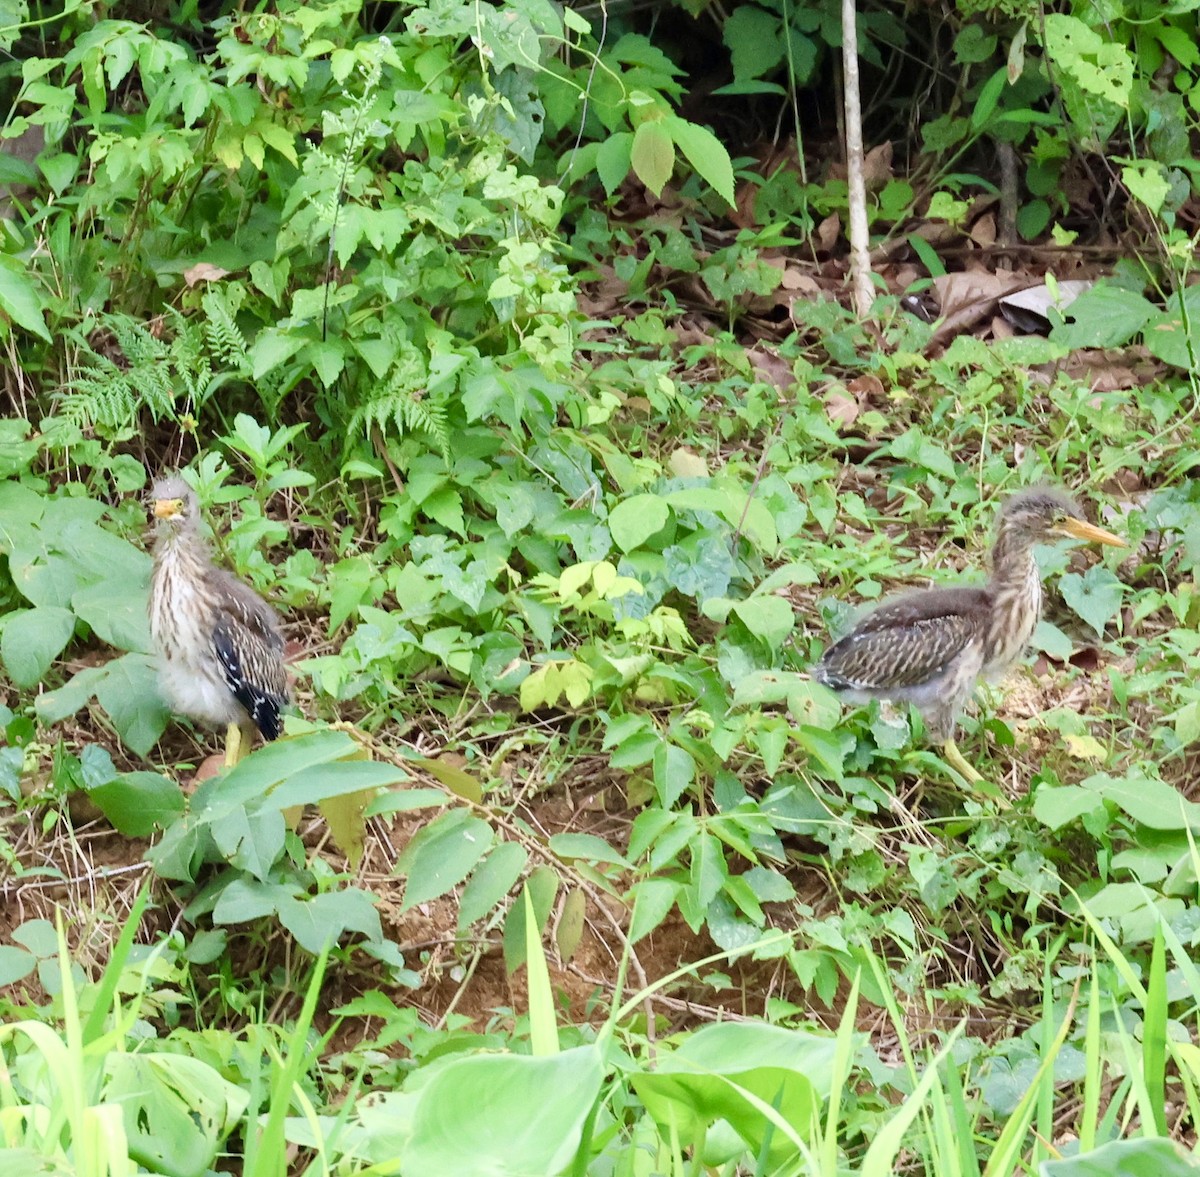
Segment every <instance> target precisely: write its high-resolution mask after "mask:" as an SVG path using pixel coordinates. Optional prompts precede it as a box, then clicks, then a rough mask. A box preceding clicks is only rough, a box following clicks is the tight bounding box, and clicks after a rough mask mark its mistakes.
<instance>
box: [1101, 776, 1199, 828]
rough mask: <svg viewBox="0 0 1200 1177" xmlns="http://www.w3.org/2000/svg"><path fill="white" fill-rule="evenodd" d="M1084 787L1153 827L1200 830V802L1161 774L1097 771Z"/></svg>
mask: <svg viewBox="0 0 1200 1177" xmlns="http://www.w3.org/2000/svg"><path fill="white" fill-rule="evenodd" d="M1082 787H1083V788H1085V789H1090V790H1091V791H1092V792H1094V793H1096V794H1098V795H1099V796H1101V797H1103V798H1105V799H1106V800H1108V801H1112V802H1114V803H1115V804H1116V805H1117V806H1119V807H1120V808H1121V809H1123V810H1124V811H1125V813H1127V814H1128V815H1129V816H1130V817H1131V818H1133V820H1134V821H1136V822H1139V823H1140V824H1141V825H1144V826H1148V827H1149V828H1150V829H1152V830H1184V829H1192V830H1195V831H1200V805H1197V804H1196V802H1194V801H1189V800H1187V798H1186V797H1184V796H1182V795H1181V794H1180V793H1179V792H1178V790H1176V789H1175V788H1174V787H1173V786H1171V785H1169V784H1167V783H1166V781H1162V780H1159V779H1158V778H1157V777H1148V776H1141V775H1138V776H1128V777H1113V776H1109V775H1108V774H1107V773H1096V774H1095V775H1094V776H1090V777H1088V778H1087V780H1085V781H1084V782H1083V783H1082Z"/></svg>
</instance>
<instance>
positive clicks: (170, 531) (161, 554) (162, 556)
mask: <svg viewBox="0 0 1200 1177" xmlns="http://www.w3.org/2000/svg"><path fill="white" fill-rule="evenodd" d="M207 550H208V549H207V545H206V544H205V543H204V541H203V540H202V539H201V538H200V535H199V533H198V532H197V531H196V529H195V528H194V527H161V528H159V530H158V534H157V535H156V536H155V537H154V558H155V559H156V560H158V561H162V560H172V561H174V560H180V559H184V560H186V559H188V558H189V557H190V558H191V559H193V560H197V561H203V560H204V558H205V556H206V555H207Z"/></svg>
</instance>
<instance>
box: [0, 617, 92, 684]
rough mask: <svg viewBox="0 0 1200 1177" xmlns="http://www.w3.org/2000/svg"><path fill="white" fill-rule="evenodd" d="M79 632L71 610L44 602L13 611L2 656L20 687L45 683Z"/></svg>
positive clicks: (2, 636) (0, 638)
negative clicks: (48, 674) (54, 665)
mask: <svg viewBox="0 0 1200 1177" xmlns="http://www.w3.org/2000/svg"><path fill="white" fill-rule="evenodd" d="M74 632H75V615H74V614H73V613H72V612H71V610H70V609H62V608H59V607H57V606H54V605H40V606H38V607H37V608H36V609H22V610H20V611H19V612H16V613H11V614H9V616H8V618H7V619H6V620H5V622H4V630H3V632H0V657H2V658H3V659H4V666H5V669H6V670H7V671H8V673H9V677H10V678H11V679H12V680H13V682H14V683H16V684H17V686H19V687H32V686H35V685H36V684H37V683H39V682H41V681H42V679H43V678H44V677H45V675H46V671H48V670H49V669H50V666H51V664H52V663H53V662H54V660H55V658H57V657H58V656H59V654H61V653H62V652H63V650H64V649H65V648H66V645H67V643H68V642H69V641H70V640H71V635H72V634H73V633H74Z"/></svg>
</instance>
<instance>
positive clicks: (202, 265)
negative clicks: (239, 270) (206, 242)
mask: <svg viewBox="0 0 1200 1177" xmlns="http://www.w3.org/2000/svg"><path fill="white" fill-rule="evenodd" d="M228 273H229V271H228V270H223V269H221V267H220V266H214V265H213V264H212V263H211V262H197V263H196V264H195V265H194V266H192V267H191V268H190V269H187V270H184V271H183V280H184V281H185V282H186V283H187V284H188V286H189V287H191V286H195V285H197V284H198V283H200V282H216V281H217V279H218V278H224V277H225V275H226V274H228Z"/></svg>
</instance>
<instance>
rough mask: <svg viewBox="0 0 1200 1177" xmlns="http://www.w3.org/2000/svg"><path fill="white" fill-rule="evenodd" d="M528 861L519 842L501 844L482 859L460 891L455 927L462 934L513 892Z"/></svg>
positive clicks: (526, 853) (526, 851) (526, 854)
mask: <svg viewBox="0 0 1200 1177" xmlns="http://www.w3.org/2000/svg"><path fill="white" fill-rule="evenodd" d="M528 862H529V851H528V850H526V849H525V847H524V846H522V845H521V843H520V842H501V843H500V844H499V845H498V846H496V847H495V848H494V849H493V850H492V852H491V853H490V854H489V855H488V856H487V858H485V859H484V860H483V861H482V862H481V863H480V864H479V866H478V867H476V868H475V871H474V873H473V874H472V875H471V879H470V881H469V882H468V883H467V885H466V886H465V887H464V888H463V893H462V898H461V899H460V900H459V903H458V927H459V930H460V931H465V930H466V929H467V928H469V927H470V926H471V925H472V924H473V923H474V922H475V921H476V920H481V919H483V917H484V916H485V915H487V914H488V912H490V911H491V910H492V909H493V908H494V907H495V906H496V904H498V903H499V902H500V901H501V900H502V899H503V898H504V897H505V895H507V894H508V893H509V891H511V890H512V886H513V884H514V883H515V882H516V881H517V879H519V878H520V877H521V872H522V871H523V870H524V869H525V866H526V864H527V863H528Z"/></svg>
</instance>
